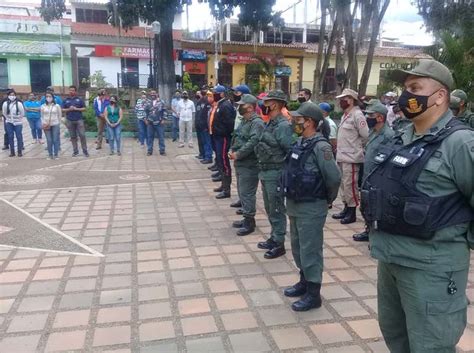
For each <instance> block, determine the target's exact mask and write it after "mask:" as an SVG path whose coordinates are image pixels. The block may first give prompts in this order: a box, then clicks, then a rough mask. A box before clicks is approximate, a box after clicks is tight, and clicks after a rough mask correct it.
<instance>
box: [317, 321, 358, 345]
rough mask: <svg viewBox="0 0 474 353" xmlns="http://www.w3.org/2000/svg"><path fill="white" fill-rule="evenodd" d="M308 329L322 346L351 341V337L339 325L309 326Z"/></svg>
mask: <svg viewBox="0 0 474 353" xmlns="http://www.w3.org/2000/svg"><path fill="white" fill-rule="evenodd" d="M310 328H311V331H313V333H314V335H315V336H316V337H317V338H318V340H319V341H320V342H321V343H322V344H330V343H336V342H345V341H352V337H351V335H350V334H349V333H348V332H347V331H346V330H345V329H344V327H343V326H342V325H341V324H339V323H331V324H317V325H311V326H310Z"/></svg>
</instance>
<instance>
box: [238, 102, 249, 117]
mask: <svg viewBox="0 0 474 353" xmlns="http://www.w3.org/2000/svg"><path fill="white" fill-rule="evenodd" d="M245 113H247V109H245V108H244V106H242V105H239V114H240V115H242V116H243V115H244V114H245Z"/></svg>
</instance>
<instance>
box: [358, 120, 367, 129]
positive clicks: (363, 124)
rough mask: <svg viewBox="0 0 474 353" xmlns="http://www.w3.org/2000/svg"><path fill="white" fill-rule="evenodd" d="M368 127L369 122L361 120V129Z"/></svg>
mask: <svg viewBox="0 0 474 353" xmlns="http://www.w3.org/2000/svg"><path fill="white" fill-rule="evenodd" d="M366 126H367V122H366V121H365V119H361V120H360V121H359V127H362V128H363V127H366Z"/></svg>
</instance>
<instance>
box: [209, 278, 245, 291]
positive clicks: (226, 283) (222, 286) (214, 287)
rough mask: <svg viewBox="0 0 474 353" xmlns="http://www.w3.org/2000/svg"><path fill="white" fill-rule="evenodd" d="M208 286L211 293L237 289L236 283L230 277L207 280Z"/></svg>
mask: <svg viewBox="0 0 474 353" xmlns="http://www.w3.org/2000/svg"><path fill="white" fill-rule="evenodd" d="M208 284H209V288H210V289H211V292H213V293H226V292H235V291H237V290H238V288H237V284H236V283H235V281H234V280H232V279H221V280H213V281H209V282H208Z"/></svg>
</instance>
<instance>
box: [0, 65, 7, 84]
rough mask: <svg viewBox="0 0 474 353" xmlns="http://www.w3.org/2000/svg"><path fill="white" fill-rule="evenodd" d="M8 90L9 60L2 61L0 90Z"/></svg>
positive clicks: (0, 66)
mask: <svg viewBox="0 0 474 353" xmlns="http://www.w3.org/2000/svg"><path fill="white" fill-rule="evenodd" d="M5 88H8V63H7V59H0V89H5Z"/></svg>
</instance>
